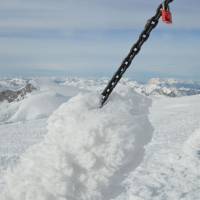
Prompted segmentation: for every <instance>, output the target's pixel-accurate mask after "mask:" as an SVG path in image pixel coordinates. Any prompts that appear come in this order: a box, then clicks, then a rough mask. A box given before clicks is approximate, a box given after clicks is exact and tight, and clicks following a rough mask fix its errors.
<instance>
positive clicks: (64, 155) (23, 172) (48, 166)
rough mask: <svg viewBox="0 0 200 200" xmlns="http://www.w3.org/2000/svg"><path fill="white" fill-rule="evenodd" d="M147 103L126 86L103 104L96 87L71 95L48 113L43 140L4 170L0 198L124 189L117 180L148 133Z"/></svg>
mask: <svg viewBox="0 0 200 200" xmlns="http://www.w3.org/2000/svg"><path fill="white" fill-rule="evenodd" d="M150 103H151V102H150V100H148V99H146V98H145V97H143V96H141V95H139V94H136V93H135V92H134V91H133V90H132V89H125V88H123V92H122V91H121V94H115V95H113V96H112V99H111V101H110V102H109V103H108V104H107V105H106V106H105V107H104V108H103V109H99V108H98V106H99V96H98V95H95V94H94V93H92V94H85V95H83V94H80V95H78V96H76V97H74V98H72V99H71V100H69V101H68V103H66V104H63V105H62V106H61V107H60V108H59V109H58V110H57V111H55V112H54V114H53V115H52V116H51V117H50V119H49V121H48V133H47V135H46V137H45V139H44V141H42V142H41V143H40V144H37V145H34V146H32V147H31V148H29V149H28V151H26V152H25V153H24V154H23V155H22V157H21V159H20V162H19V164H18V165H17V166H16V168H14V170H12V171H8V172H7V173H6V175H5V177H4V179H5V186H4V190H3V192H2V197H1V199H2V200H4V199H5V200H7V199H10V200H27V199H30V200H31V199H34V200H35V199H38V200H39V199H42V200H45V199H46V200H51V199H52V200H53V199H77V200H78V199H80V200H81V199H83V200H89V199H110V198H113V197H115V196H117V195H118V194H119V192H120V191H121V190H123V188H121V186H120V184H118V183H119V182H121V181H122V180H123V179H124V178H125V176H126V174H127V173H128V172H129V171H132V170H134V169H135V168H136V167H137V166H138V165H139V163H140V161H141V160H142V158H143V154H144V145H145V144H146V143H148V142H149V140H150V139H151V135H152V130H153V129H152V127H151V125H150V123H149V121H148V117H147V114H148V107H149V105H150ZM116 108H117V109H116ZM133 157H134V159H132V158H133Z"/></svg>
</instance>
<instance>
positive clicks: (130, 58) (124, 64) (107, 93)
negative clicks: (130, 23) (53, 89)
mask: <svg viewBox="0 0 200 200" xmlns="http://www.w3.org/2000/svg"><path fill="white" fill-rule="evenodd" d="M173 1H174V0H165V1H164V2H163V4H164V6H165V8H167V7H168V6H169V4H170V3H171V2H173ZM163 4H160V5H159V6H158V8H157V10H156V14H155V15H154V16H153V17H152V18H150V19H149V20H148V21H147V23H146V25H145V27H144V30H143V31H142V33H141V34H140V36H139V39H138V40H137V42H136V43H135V44H134V45H133V46H132V48H131V50H130V52H129V54H128V55H127V57H126V58H125V59H124V60H123V62H122V63H121V65H120V67H119V68H118V70H117V71H116V73H115V74H114V75H113V77H112V79H111V80H110V81H109V83H108V85H107V86H106V88H105V89H104V91H103V92H102V93H101V102H100V106H101V107H103V105H104V103H105V102H106V100H107V99H108V97H109V96H110V94H111V92H112V91H113V89H114V88H115V86H116V85H117V83H118V82H119V80H120V79H121V78H122V75H123V74H124V73H125V71H126V70H127V69H128V67H129V66H130V65H131V63H132V61H133V59H134V58H135V56H136V55H137V54H138V53H139V51H140V49H141V47H142V45H143V44H144V42H146V41H147V39H148V38H149V36H150V33H151V31H152V30H153V29H154V28H155V27H156V26H157V24H158V22H159V19H160V17H161V9H162V7H163Z"/></svg>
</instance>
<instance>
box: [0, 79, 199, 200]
mask: <svg viewBox="0 0 200 200" xmlns="http://www.w3.org/2000/svg"><path fill="white" fill-rule="evenodd" d="M16 80H17V79H16ZM16 80H15V81H14V82H18V83H19V85H20V83H23V81H22V80H23V79H22V80H21V79H19V80H20V81H16ZM26 81H29V80H26ZM31 81H32V82H34V85H35V86H36V88H37V90H36V91H35V92H33V93H31V94H29V95H27V96H26V98H25V99H23V100H21V101H19V102H12V103H7V102H2V103H0V194H1V195H0V200H31V199H34V200H45V199H48V200H74V199H77V200H152V199H155V200H171V199H181V200H199V196H200V121H199V119H200V96H199V95H193V96H185V95H191V94H196V93H198V91H199V84H198V83H196V82H186V81H177V80H174V79H168V80H161V79H154V80H151V81H150V83H148V84H146V85H141V84H138V83H136V82H134V81H130V80H127V79H123V80H122V81H121V82H120V84H119V85H118V87H117V88H116V90H115V92H114V93H113V94H112V96H111V98H110V99H109V101H108V103H107V104H106V105H105V106H104V107H103V108H102V109H100V108H99V94H100V91H102V89H103V88H104V86H105V84H106V79H99V80H96V79H82V78H36V79H31ZM9 82H12V81H11V80H10V81H9ZM8 85H9V84H8ZM9 87H13V86H12V85H11V86H8V88H9ZM148 87H149V89H150V90H149V93H148V91H147V90H146V89H147V88H148ZM153 87H154V88H153ZM151 89H152V90H151ZM135 91H136V92H135ZM152 91H153V92H152ZM186 91H187V92H186ZM172 92H173V94H177V96H179V97H175V96H176V95H175V96H174V98H168V97H166V96H167V95H169V96H170V95H171V94H172ZM158 94H159V95H158ZM145 95H148V96H149V97H146V96H145ZM182 95H183V97H181V96H182ZM151 102H152V103H151Z"/></svg>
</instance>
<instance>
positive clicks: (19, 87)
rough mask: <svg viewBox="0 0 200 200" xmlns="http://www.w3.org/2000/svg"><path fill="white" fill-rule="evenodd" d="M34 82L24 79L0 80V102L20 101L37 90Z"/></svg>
mask: <svg viewBox="0 0 200 200" xmlns="http://www.w3.org/2000/svg"><path fill="white" fill-rule="evenodd" d="M34 85H35V84H34V82H33V81H31V80H24V79H3V80H0V102H3V101H8V102H9V103H10V102H13V101H19V100H21V99H23V98H24V97H25V96H26V95H27V94H28V93H31V92H32V91H34V90H36V87H35V86H34Z"/></svg>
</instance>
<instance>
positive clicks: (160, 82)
mask: <svg viewBox="0 0 200 200" xmlns="http://www.w3.org/2000/svg"><path fill="white" fill-rule="evenodd" d="M142 93H144V94H146V95H164V96H170V97H179V96H191V95H196V94H200V83H199V82H194V81H180V80H175V79H159V78H153V79H151V80H150V81H149V82H148V83H147V84H146V85H143V86H142Z"/></svg>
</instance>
